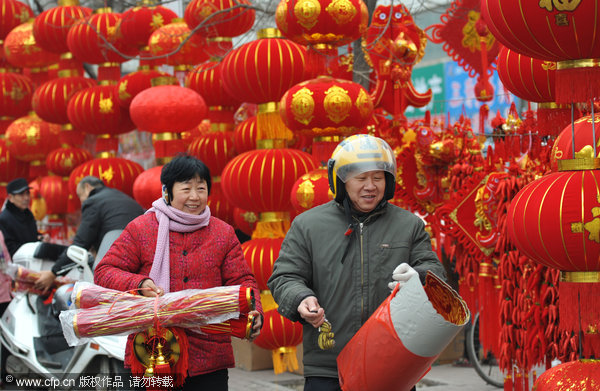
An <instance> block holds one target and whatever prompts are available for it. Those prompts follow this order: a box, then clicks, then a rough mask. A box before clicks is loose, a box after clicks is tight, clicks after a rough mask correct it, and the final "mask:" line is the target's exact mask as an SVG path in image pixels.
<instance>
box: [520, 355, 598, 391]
mask: <svg viewBox="0 0 600 391" xmlns="http://www.w3.org/2000/svg"><path fill="white" fill-rule="evenodd" d="M599 388H600V360H577V361H570V362H566V363H562V364H559V365H557V366H555V367H552V368H550V369H548V370H546V371H545V372H544V373H542V374H541V375H540V377H538V378H537V380H536V381H535V384H534V385H533V390H532V391H569V390H577V391H595V390H598V389H599Z"/></svg>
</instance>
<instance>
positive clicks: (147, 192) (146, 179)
mask: <svg viewBox="0 0 600 391" xmlns="http://www.w3.org/2000/svg"><path fill="white" fill-rule="evenodd" d="M162 168H163V166H156V167H152V168H149V169H147V170H145V171H144V172H142V173H141V174H140V175H138V176H137V178H135V181H134V182H133V198H134V199H135V200H136V201H137V202H138V203H139V204H140V205H141V206H142V208H144V209H150V208H151V207H152V203H153V202H154V201H156V200H157V199H159V198H160V197H162V183H161V182H160V173H161V171H162Z"/></svg>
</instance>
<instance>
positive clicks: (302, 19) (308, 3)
mask: <svg viewBox="0 0 600 391" xmlns="http://www.w3.org/2000/svg"><path fill="white" fill-rule="evenodd" d="M286 8H287V7H286ZM294 15H295V16H296V18H297V19H298V24H299V25H300V26H302V27H304V28H305V29H306V30H310V29H312V28H313V27H315V25H316V24H317V22H318V21H319V15H321V3H319V2H318V1H317V0H300V1H297V2H296V4H295V5H294Z"/></svg>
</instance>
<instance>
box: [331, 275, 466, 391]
mask: <svg viewBox="0 0 600 391" xmlns="http://www.w3.org/2000/svg"><path fill="white" fill-rule="evenodd" d="M425 282H426V284H425V286H422V285H421V282H420V281H419V277H418V276H416V275H415V276H413V277H412V278H411V279H410V280H409V281H408V282H407V283H406V284H404V285H403V286H402V289H400V290H398V288H397V287H396V288H395V289H394V291H393V292H392V293H391V295H390V296H389V297H388V298H387V299H386V300H385V301H384V302H383V303H382V304H381V305H380V306H379V308H378V309H377V310H376V311H375V312H374V313H373V315H371V317H370V318H369V320H367V322H366V323H365V324H364V325H363V326H362V327H361V328H360V330H358V332H357V333H356V334H355V335H354V337H352V339H351V340H350V342H348V344H347V345H346V346H345V347H344V349H342V352H341V353H340V355H339V356H338V359H337V363H338V372H339V376H340V384H341V386H342V390H344V391H364V390H369V391H386V390H395V391H408V390H410V389H411V388H412V387H413V386H414V385H415V384H416V383H417V382H418V381H419V379H421V378H422V377H423V376H424V375H425V374H426V373H427V372H428V370H429V368H430V367H431V364H432V363H433V362H434V361H435V360H436V359H437V357H438V356H439V355H440V354H441V353H442V351H443V350H444V348H445V347H446V346H447V345H448V344H449V343H450V342H451V341H452V339H453V338H454V337H455V336H456V334H458V332H459V331H460V330H461V329H462V328H463V327H464V326H465V325H466V324H467V322H468V321H469V316H470V315H469V309H468V308H467V305H466V303H465V302H464V301H463V300H462V299H461V298H460V296H458V294H457V293H456V292H455V291H453V290H452V288H450V286H448V285H447V284H446V283H445V282H443V281H442V280H441V279H439V278H438V277H437V276H435V275H434V274H432V273H428V274H427V277H426V280H425Z"/></svg>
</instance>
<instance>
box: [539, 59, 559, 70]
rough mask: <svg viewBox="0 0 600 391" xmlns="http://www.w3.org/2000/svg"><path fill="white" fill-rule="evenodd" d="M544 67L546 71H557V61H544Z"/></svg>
mask: <svg viewBox="0 0 600 391" xmlns="http://www.w3.org/2000/svg"><path fill="white" fill-rule="evenodd" d="M542 69H543V70H545V71H548V70H550V71H555V70H556V61H544V62H543V63H542Z"/></svg>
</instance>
